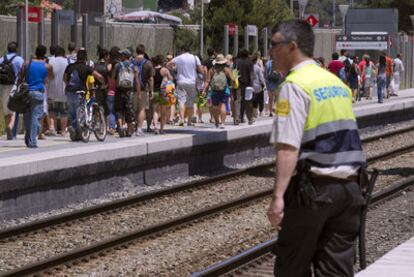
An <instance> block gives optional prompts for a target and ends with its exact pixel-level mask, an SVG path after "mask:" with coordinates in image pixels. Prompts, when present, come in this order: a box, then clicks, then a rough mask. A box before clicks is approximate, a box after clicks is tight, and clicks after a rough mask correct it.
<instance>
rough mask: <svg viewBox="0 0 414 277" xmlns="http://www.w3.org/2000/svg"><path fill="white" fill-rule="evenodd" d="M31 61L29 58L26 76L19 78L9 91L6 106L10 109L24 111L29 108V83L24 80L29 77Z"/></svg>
mask: <svg viewBox="0 0 414 277" xmlns="http://www.w3.org/2000/svg"><path fill="white" fill-rule="evenodd" d="M31 63H32V61H31V60H30V62H29V66H28V69H27V78H26V76H25V78H23V80H20V79H21V78H20V79H19V80H18V82H17V84H15V85H14V86H13V88H12V90H11V91H10V94H9V100H8V102H7V108H8V109H9V110H11V111H15V112H18V113H25V112H27V110H28V109H29V108H30V96H29V84H28V83H27V81H26V80H27V79H29V73H30V65H31Z"/></svg>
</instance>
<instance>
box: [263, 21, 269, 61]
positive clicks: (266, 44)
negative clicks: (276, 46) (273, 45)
mask: <svg viewBox="0 0 414 277" xmlns="http://www.w3.org/2000/svg"><path fill="white" fill-rule="evenodd" d="M267 31H268V29H267V28H264V29H263V31H262V33H263V54H262V56H263V57H267V55H268V50H269V34H268V32H267Z"/></svg>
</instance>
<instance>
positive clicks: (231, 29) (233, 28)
mask: <svg viewBox="0 0 414 277" xmlns="http://www.w3.org/2000/svg"><path fill="white" fill-rule="evenodd" d="M227 26H228V27H229V36H234V35H236V29H237V25H236V24H234V23H227Z"/></svg>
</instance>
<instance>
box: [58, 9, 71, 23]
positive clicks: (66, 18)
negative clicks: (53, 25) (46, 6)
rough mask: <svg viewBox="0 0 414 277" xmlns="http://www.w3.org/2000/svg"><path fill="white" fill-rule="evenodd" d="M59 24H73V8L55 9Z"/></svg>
mask: <svg viewBox="0 0 414 277" xmlns="http://www.w3.org/2000/svg"><path fill="white" fill-rule="evenodd" d="M56 13H57V17H58V19H59V24H61V25H73V24H75V12H74V11H73V10H58V11H56Z"/></svg>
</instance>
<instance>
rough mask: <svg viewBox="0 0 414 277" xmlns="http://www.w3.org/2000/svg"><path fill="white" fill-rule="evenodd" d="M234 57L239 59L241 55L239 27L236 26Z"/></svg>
mask: <svg viewBox="0 0 414 277" xmlns="http://www.w3.org/2000/svg"><path fill="white" fill-rule="evenodd" d="M233 39H234V40H233V43H234V44H233V57H237V55H238V53H239V26H237V25H236V29H235V31H234V37H233Z"/></svg>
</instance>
